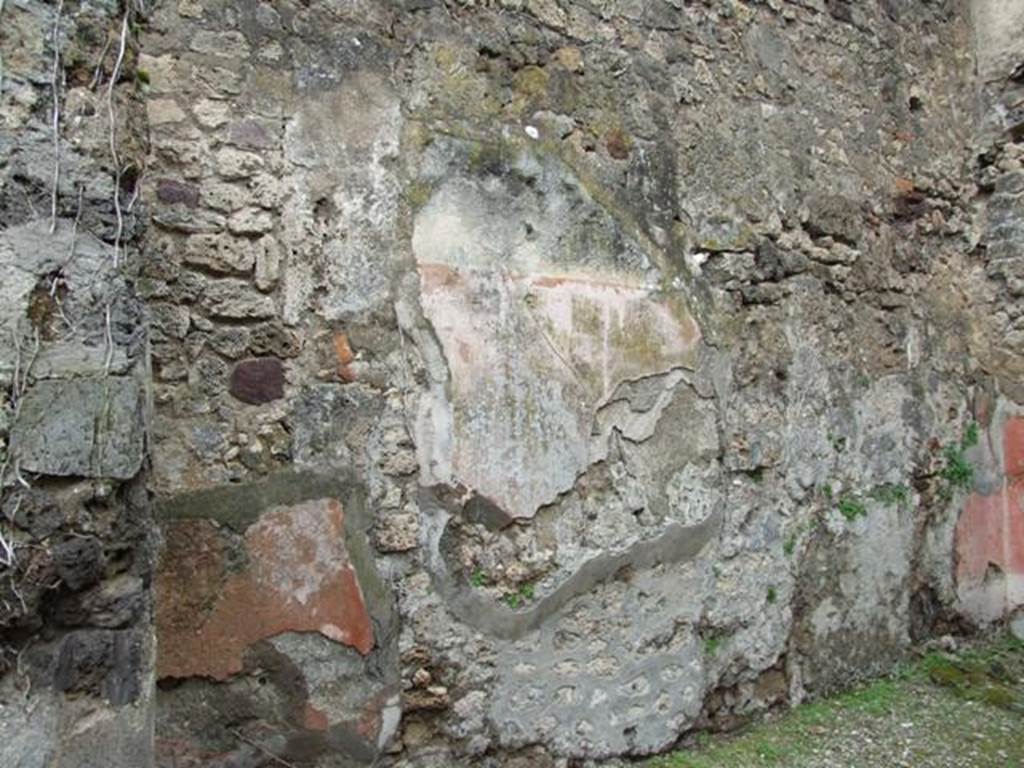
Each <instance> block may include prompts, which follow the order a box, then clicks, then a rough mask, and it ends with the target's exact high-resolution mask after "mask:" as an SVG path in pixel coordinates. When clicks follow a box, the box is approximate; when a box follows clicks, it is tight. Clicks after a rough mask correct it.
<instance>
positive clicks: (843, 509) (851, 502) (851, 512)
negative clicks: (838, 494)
mask: <svg viewBox="0 0 1024 768" xmlns="http://www.w3.org/2000/svg"><path fill="white" fill-rule="evenodd" d="M836 509H838V510H839V514H841V515H842V516H843V517H845V518H846V520H847V522H853V521H854V520H856V519H857V518H858V517H866V516H867V514H868V510H867V507H865V506H864V504H863V503H861V502H860V501H859V500H857V499H854V498H852V497H850V496H843V497H842V498H841V499H839V504H837V505H836Z"/></svg>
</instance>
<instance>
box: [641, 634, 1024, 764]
mask: <svg viewBox="0 0 1024 768" xmlns="http://www.w3.org/2000/svg"><path fill="white" fill-rule="evenodd" d="M644 765H645V767H646V768H756V767H757V766H780V767H781V766H785V768H818V767H821V768H832V767H833V766H835V767H836V768H839V766H842V767H843V768H869V767H870V768H875V767H876V766H879V765H885V766H905V767H906V768H919V767H920V766H928V767H929V768H944V767H946V766H949V767H950V768H953V767H954V766H964V767H970V768H1011V767H1013V768H1019V766H1024V643H1021V642H1019V641H1016V640H1013V639H1011V638H1003V639H999V640H997V641H995V642H993V643H989V644H987V645H985V646H979V647H977V648H974V649H970V650H967V651H964V652H962V653H959V654H955V655H954V654H938V653H933V654H929V655H927V656H925V657H924V658H923V659H921V660H919V661H917V662H915V663H913V664H910V665H907V666H906V667H904V668H903V669H901V670H898V671H897V672H896V673H894V675H893V676H892V677H889V678H885V679H882V680H877V681H875V682H873V683H870V684H868V685H864V686H862V687H859V688H856V689H854V690H851V691H848V692H846V693H843V694H841V695H839V696H835V697H832V698H828V699H822V700H820V701H816V702H811V703H808V704H803V705H801V706H799V707H795V708H794V709H791V710H789V711H787V712H785V713H783V714H781V715H777V716H775V717H774V718H773V719H771V720H769V721H768V722H762V723H759V724H757V725H753V726H751V727H749V728H747V729H744V730H742V731H740V732H738V733H736V734H733V735H728V736H714V737H712V736H709V735H707V734H700V735H698V736H697V737H696V738H695V740H694V745H693V747H692V748H690V749H685V750H680V751H678V752H674V753H672V754H668V755H664V756H661V757H658V758H655V759H653V760H650V761H648V762H647V763H645V764H644Z"/></svg>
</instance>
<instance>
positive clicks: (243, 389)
mask: <svg viewBox="0 0 1024 768" xmlns="http://www.w3.org/2000/svg"><path fill="white" fill-rule="evenodd" d="M229 388H230V390H231V394H232V395H234V396H235V397H237V398H238V399H239V400H241V401H242V402H243V403H251V404H253V405H259V404H260V403H269V402H271V401H272V400H280V399H281V398H282V397H284V366H283V365H282V364H281V361H280V360H278V359H277V358H276V357H264V358H258V359H255V360H242V361H241V362H239V363H236V364H235V367H234V369H233V370H232V371H231V382H230V385H229Z"/></svg>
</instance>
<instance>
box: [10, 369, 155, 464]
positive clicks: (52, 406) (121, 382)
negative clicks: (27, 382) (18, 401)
mask: <svg viewBox="0 0 1024 768" xmlns="http://www.w3.org/2000/svg"><path fill="white" fill-rule="evenodd" d="M143 432H144V429H143V399H142V390H141V388H140V387H139V384H138V382H136V381H135V380H134V379H131V378H126V377H108V378H105V379H98V378H97V379H73V380H46V381H39V382H36V383H35V384H34V385H33V386H31V387H30V388H29V389H28V391H27V392H26V393H25V397H24V399H23V400H22V405H21V413H20V416H19V418H18V422H17V424H16V425H15V428H14V430H13V433H12V441H11V442H12V450H13V451H14V454H15V456H17V457H18V459H20V461H21V468H22V470H23V471H28V472H37V473H39V474H43V475H58V476H64V477H66V476H73V475H77V476H80V477H114V478H118V479H128V478H130V477H133V476H134V475H135V474H136V473H137V472H138V471H139V467H140V466H141V464H142V455H143Z"/></svg>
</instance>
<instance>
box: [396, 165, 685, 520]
mask: <svg viewBox="0 0 1024 768" xmlns="http://www.w3.org/2000/svg"><path fill="white" fill-rule="evenodd" d="M518 162H519V165H518V167H517V168H516V171H517V173H518V174H520V175H521V176H522V177H523V178H526V179H529V181H530V184H531V186H530V189H531V192H530V193H526V194H519V195H518V196H517V195H516V194H514V192H513V189H512V188H511V187H510V186H506V185H507V184H508V183H509V182H506V181H504V180H503V179H500V178H495V177H491V178H481V179H473V178H458V179H451V180H448V181H446V182H444V183H443V184H442V186H441V187H440V188H439V189H438V191H437V192H436V193H435V194H434V196H433V197H432V198H431V199H430V201H429V202H428V203H427V205H426V206H425V207H424V208H423V209H422V210H421V211H420V212H419V214H418V216H417V218H416V225H415V230H414V233H413V240H412V246H413V251H414V253H415V255H416V260H417V266H418V269H419V273H420V290H421V292H422V302H423V309H424V314H425V316H426V318H427V319H428V320H429V322H430V323H431V325H432V326H433V328H434V331H435V333H436V334H437V336H438V338H439V340H440V343H441V347H442V351H443V354H444V357H445V362H446V365H447V367H448V370H449V373H450V376H451V393H450V395H445V396H444V397H441V396H440V395H439V396H438V397H437V399H436V400H435V401H433V402H431V401H428V405H427V409H425V410H424V411H423V412H422V413H421V415H420V430H421V437H420V440H419V441H418V442H419V447H420V451H421V454H420V455H421V458H420V462H421V471H422V472H423V473H424V476H425V477H426V478H434V479H435V482H443V483H449V484H453V485H454V484H461V485H464V486H466V487H468V488H469V489H471V490H473V491H476V492H477V493H479V494H480V495H482V496H484V497H486V498H488V499H490V500H491V501H493V502H494V503H495V504H497V505H498V506H499V507H501V508H502V509H504V510H505V511H506V512H507V513H508V514H509V515H510V516H512V517H516V518H529V517H532V516H533V515H534V513H535V512H536V510H537V508H539V507H540V506H541V505H543V504H547V503H549V502H551V501H552V500H553V499H554V498H555V496H556V495H557V494H558V493H561V492H562V491H565V490H567V489H568V488H570V487H571V486H572V483H573V482H574V481H575V479H576V477H577V475H578V474H579V473H580V472H581V471H582V470H583V469H584V468H585V467H586V466H587V464H588V463H589V461H590V458H591V446H590V435H591V431H592V423H593V418H594V415H595V413H596V411H597V410H598V409H599V408H600V407H601V406H603V405H604V404H605V403H606V402H607V401H608V400H609V399H610V398H611V397H612V396H613V395H614V394H615V392H616V388H617V387H618V386H619V385H620V384H621V383H622V382H624V381H628V380H636V379H642V378H643V377H645V376H653V375H657V374H661V373H664V372H666V371H668V370H671V369H674V368H684V367H690V366H692V365H693V362H694V360H695V352H696V348H697V342H698V340H699V338H700V332H699V330H698V328H697V325H696V322H695V321H694V320H693V318H692V316H691V315H690V314H689V312H688V311H687V309H686V305H685V297H683V296H672V297H668V298H658V297H657V296H656V295H655V294H656V291H657V283H656V277H655V276H656V275H657V274H658V273H657V271H656V265H655V264H654V263H652V262H651V259H650V257H649V256H648V255H647V254H645V253H644V252H643V251H642V250H641V249H640V247H639V245H638V244H637V243H635V242H631V241H630V239H629V238H628V237H627V236H626V235H625V234H624V233H622V232H621V231H620V230H619V229H618V227H617V225H616V223H615V222H614V220H613V219H612V218H611V216H610V215H609V214H608V213H607V212H602V211H601V210H600V209H599V208H597V207H596V206H595V205H594V204H593V203H592V202H591V201H590V200H589V199H588V198H587V196H586V193H585V192H584V191H583V190H582V189H581V188H580V187H579V186H578V182H576V181H575V180H573V179H572V177H571V176H567V175H565V174H564V172H562V171H560V170H559V169H557V168H555V167H552V166H551V165H550V164H545V163H544V161H543V160H541V159H539V158H534V157H531V156H530V155H529V154H527V153H524V154H523V155H522V156H521V158H520V160H519V161H518ZM579 208H583V209H584V210H585V211H586V213H582V214H581V215H582V216H583V217H584V218H583V220H585V221H586V222H587V226H588V228H589V229H588V231H587V232H586V233H584V232H583V231H574V230H573V229H572V227H574V226H578V225H577V224H575V223H574V222H575V219H569V218H567V214H566V211H569V210H576V209H579ZM575 242H586V243H587V244H588V245H589V246H590V247H589V249H588V250H585V251H584V250H580V251H579V252H576V251H574V250H573V243H575ZM558 249H562V253H561V254H560V256H559V258H558V259H555V258H552V257H551V256H548V254H552V253H556V252H558ZM574 260H575V261H574ZM449 398H450V400H449Z"/></svg>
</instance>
